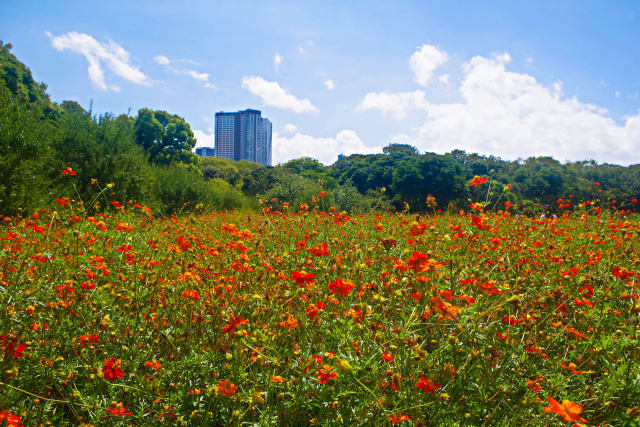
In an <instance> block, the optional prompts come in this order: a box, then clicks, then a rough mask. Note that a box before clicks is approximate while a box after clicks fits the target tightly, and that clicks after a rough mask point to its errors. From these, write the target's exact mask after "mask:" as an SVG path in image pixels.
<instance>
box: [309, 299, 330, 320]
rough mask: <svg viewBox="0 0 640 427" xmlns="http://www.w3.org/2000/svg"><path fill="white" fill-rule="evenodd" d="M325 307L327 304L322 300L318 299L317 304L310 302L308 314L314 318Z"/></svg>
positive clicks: (310, 317)
mask: <svg viewBox="0 0 640 427" xmlns="http://www.w3.org/2000/svg"><path fill="white" fill-rule="evenodd" d="M325 307H326V305H325V304H324V303H323V302H322V301H318V303H317V304H310V305H309V307H307V316H308V317H309V319H311V320H313V319H315V318H316V317H317V316H318V313H320V310H323V309H324V308H325Z"/></svg>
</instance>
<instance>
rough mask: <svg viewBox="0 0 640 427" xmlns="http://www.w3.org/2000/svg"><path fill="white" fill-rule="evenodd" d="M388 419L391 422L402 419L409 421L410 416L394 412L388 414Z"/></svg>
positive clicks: (394, 422) (396, 422)
mask: <svg viewBox="0 0 640 427" xmlns="http://www.w3.org/2000/svg"><path fill="white" fill-rule="evenodd" d="M389 421H391V424H398V423H401V422H403V421H411V418H409V416H408V415H406V414H394V415H389Z"/></svg>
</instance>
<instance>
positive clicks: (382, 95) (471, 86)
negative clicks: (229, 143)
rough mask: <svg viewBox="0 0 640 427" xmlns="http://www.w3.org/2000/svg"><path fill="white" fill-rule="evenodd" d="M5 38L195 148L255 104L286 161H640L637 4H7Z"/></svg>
mask: <svg viewBox="0 0 640 427" xmlns="http://www.w3.org/2000/svg"><path fill="white" fill-rule="evenodd" d="M0 39H1V40H3V41H4V42H10V43H12V44H13V46H14V48H13V52H14V54H15V55H16V56H17V57H18V58H19V59H20V60H21V61H23V62H24V63H26V64H27V66H29V67H30V68H31V70H32V72H33V74H34V76H35V78H36V80H38V81H44V82H46V83H47V84H48V86H49V89H48V91H49V93H50V94H51V97H52V99H53V100H54V101H56V102H61V101H62V100H66V99H70V100H74V101H77V102H79V103H80V104H81V105H83V106H84V107H85V108H88V106H89V101H90V100H91V99H93V105H94V112H95V113H104V112H112V113H114V114H116V115H117V114H121V113H126V112H127V110H128V109H129V108H131V110H132V114H135V112H136V111H137V110H138V109H139V108H143V107H149V108H154V109H164V110H166V111H169V112H171V113H174V114H178V115H180V116H182V117H184V118H185V119H186V120H187V121H188V122H189V123H190V125H191V127H192V129H193V130H194V132H195V134H196V136H197V137H198V145H199V146H207V145H209V146H210V145H213V137H212V133H213V115H214V113H215V112H216V111H236V110H239V109H245V108H258V109H260V110H262V112H263V116H265V117H268V118H269V119H270V120H271V121H272V122H273V125H274V153H273V157H274V161H276V162H282V161H286V160H288V159H291V158H295V157H300V156H303V155H307V156H311V157H315V158H318V159H319V160H321V161H322V162H324V163H332V162H333V161H335V159H336V158H337V155H338V154H340V153H343V154H351V153H354V152H363V153H364V152H379V151H380V150H381V147H383V146H385V145H386V144H387V143H388V142H390V141H397V142H403V143H409V144H412V145H414V146H416V147H418V148H419V149H420V150H421V151H433V152H437V153H444V152H448V151H451V150H453V149H464V150H466V151H468V152H477V153H480V154H485V155H489V154H493V155H496V156H499V157H502V158H505V159H516V158H527V157H529V156H540V155H549V156H553V157H554V158H556V159H558V160H560V161H566V160H586V159H595V160H597V161H598V162H613V163H619V164H631V163H640V96H639V93H640V44H639V43H638V41H640V3H638V2H635V1H622V0H617V1H615V2H605V1H599V2H596V1H580V2H575V1H564V2H557V1H548V2H547V1H536V2H513V1H503V2H499V1H490V2H477V1H447V2H422V1H413V2H412V1H395V2H388V1H385V2H382V1H367V2H344V1H336V2H321V1H318V2H313V3H312V2H300V1H295V2H294V1H291V2H288V1H270V2H258V1H255V2H254V1H243V2H234V1H224V2H217V1H185V2H183V3H182V4H179V3H178V2H175V1H153V2H150V1H129V2H125V1H112V2H94V1H86V0H85V1H82V2H80V1H77V2H76V1H60V0H59V1H51V0H48V1H38V2H24V1H17V0H4V1H3V2H1V3H0Z"/></svg>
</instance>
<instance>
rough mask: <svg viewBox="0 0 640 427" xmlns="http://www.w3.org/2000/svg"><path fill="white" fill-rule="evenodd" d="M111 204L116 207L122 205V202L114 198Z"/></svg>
mask: <svg viewBox="0 0 640 427" xmlns="http://www.w3.org/2000/svg"><path fill="white" fill-rule="evenodd" d="M111 204H112V205H113V206H115V207H116V208H121V207H122V203H120V202H119V201H117V200H114V201H113V202H111Z"/></svg>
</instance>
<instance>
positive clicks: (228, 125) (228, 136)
mask: <svg viewBox="0 0 640 427" xmlns="http://www.w3.org/2000/svg"><path fill="white" fill-rule="evenodd" d="M261 115H262V113H261V112H260V111H259V110H251V109H248V110H244V111H238V112H236V113H226V112H222V111H221V112H219V113H216V147H215V150H216V155H217V156H218V157H224V158H225V159H230V160H249V161H251V162H256V163H260V164H261V165H264V166H271V128H272V126H271V122H270V121H269V119H266V118H263V117H261Z"/></svg>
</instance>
